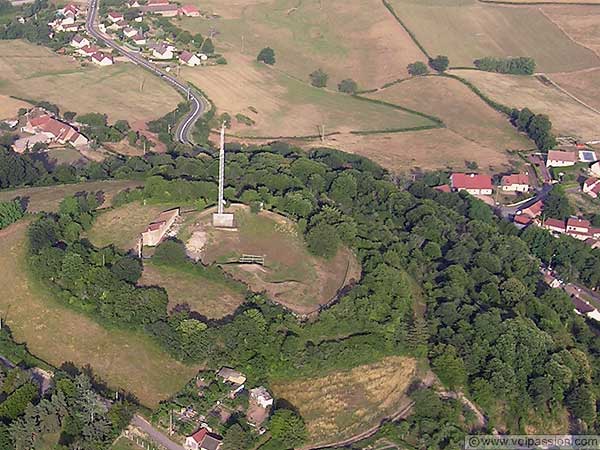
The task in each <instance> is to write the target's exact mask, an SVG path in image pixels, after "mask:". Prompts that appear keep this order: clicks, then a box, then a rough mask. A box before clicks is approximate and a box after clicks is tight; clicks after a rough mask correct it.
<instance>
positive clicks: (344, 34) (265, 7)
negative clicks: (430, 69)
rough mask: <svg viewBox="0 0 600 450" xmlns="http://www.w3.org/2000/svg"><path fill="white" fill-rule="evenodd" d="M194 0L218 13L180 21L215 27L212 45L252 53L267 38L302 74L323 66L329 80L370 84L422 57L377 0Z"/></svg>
mask: <svg viewBox="0 0 600 450" xmlns="http://www.w3.org/2000/svg"><path fill="white" fill-rule="evenodd" d="M194 2H196V4H197V5H198V6H199V7H200V8H201V9H202V10H204V11H209V12H213V13H216V14H218V15H220V16H221V18H219V19H214V20H210V21H207V20H202V19H198V18H184V19H183V20H182V21H181V25H182V26H183V27H184V28H186V29H188V30H190V31H194V32H197V31H200V32H202V33H203V34H207V32H208V30H209V29H216V30H217V31H218V32H219V34H218V35H217V36H216V37H215V42H216V45H217V48H218V49H219V50H222V51H223V52H224V53H225V56H226V57H227V59H228V60H229V59H230V55H231V54H232V53H238V54H239V53H244V54H245V55H248V56H250V57H253V58H254V57H255V56H256V55H257V54H258V52H259V51H260V49H262V48H263V47H265V46H266V45H269V46H271V47H272V48H273V49H274V50H275V53H276V58H277V64H276V67H277V68H278V69H280V70H283V71H284V72H286V73H288V74H290V75H292V76H294V77H296V78H299V79H302V80H307V79H308V74H309V73H310V72H312V71H313V70H315V69H317V68H319V67H321V68H322V69H323V70H325V71H326V72H327V73H328V74H329V75H330V84H331V85H332V86H334V85H336V84H337V83H338V82H339V81H341V80H342V79H345V78H352V79H354V80H355V81H356V82H357V83H358V84H359V85H360V86H361V87H362V88H364V89H367V88H374V87H378V86H381V85H383V84H385V83H387V82H390V81H393V80H395V79H397V78H400V77H402V76H405V75H406V74H407V72H406V66H407V65H408V64H409V63H411V62H414V61H417V60H421V61H425V60H426V59H425V56H424V55H423V54H422V53H421V51H420V50H419V49H418V47H417V46H416V45H415V44H414V42H413V41H412V39H411V38H410V36H409V35H408V33H406V31H405V30H404V29H403V28H402V27H401V26H400V24H398V23H397V22H396V21H395V19H394V18H393V17H392V15H391V14H389V12H388V11H387V9H386V8H385V7H384V6H383V4H382V2H381V0H353V1H352V2H347V1H344V0H327V1H322V0H303V1H301V2H298V1H297V0H266V1H260V2H259V1H255V0H249V1H234V2H233V5H232V4H230V3H231V2H222V1H218V0H206V1H205V0H192V3H194ZM242 40H243V50H242Z"/></svg>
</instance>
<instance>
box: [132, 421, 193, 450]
mask: <svg viewBox="0 0 600 450" xmlns="http://www.w3.org/2000/svg"><path fill="white" fill-rule="evenodd" d="M131 424H132V425H133V426H135V427H138V428H139V429H140V430H142V431H143V432H144V433H146V434H147V435H148V436H150V438H151V439H152V440H153V441H154V442H156V443H157V444H160V445H162V446H163V447H165V448H166V449H167V450H185V449H184V448H183V447H182V446H181V445H179V444H176V443H175V442H173V441H172V440H171V439H169V438H168V437H167V436H166V435H165V434H163V433H161V432H160V431H158V430H157V429H156V428H154V427H153V426H152V425H150V423H149V422H148V421H147V420H146V419H144V418H143V417H141V416H139V415H137V414H136V415H135V416H133V419H132V420H131Z"/></svg>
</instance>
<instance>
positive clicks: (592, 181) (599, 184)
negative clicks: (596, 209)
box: [581, 177, 600, 198]
mask: <svg viewBox="0 0 600 450" xmlns="http://www.w3.org/2000/svg"><path fill="white" fill-rule="evenodd" d="M581 189H582V191H583V192H584V193H585V194H587V195H589V196H590V197H592V198H597V197H598V195H599V194H600V180H599V179H598V178H594V177H590V178H588V179H587V180H585V181H584V182H583V186H582V188H581Z"/></svg>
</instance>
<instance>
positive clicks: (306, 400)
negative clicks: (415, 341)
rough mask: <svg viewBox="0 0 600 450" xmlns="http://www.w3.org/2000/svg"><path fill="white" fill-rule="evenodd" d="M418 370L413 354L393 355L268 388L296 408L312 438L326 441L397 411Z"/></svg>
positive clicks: (360, 428)
mask: <svg viewBox="0 0 600 450" xmlns="http://www.w3.org/2000/svg"><path fill="white" fill-rule="evenodd" d="M416 372H417V367H416V360H415V359H414V358H408V357H397V356H396V357H388V358H384V359H382V360H381V361H379V362H377V363H375V364H369V365H364V366H359V367H355V368H354V369H352V370H350V371H347V372H334V373H331V374H329V375H326V376H323V377H319V378H307V379H302V380H294V381H287V382H275V383H272V384H271V386H272V388H273V391H274V393H275V395H276V396H277V397H278V398H283V399H286V400H287V401H289V402H290V403H292V404H293V405H294V406H295V407H297V408H298V410H299V411H300V413H301V414H302V417H303V418H304V419H305V420H306V423H307V428H308V432H309V440H310V442H312V443H317V442H318V443H325V442H331V441H336V440H339V439H344V438H347V437H349V436H352V435H355V434H357V433H360V432H362V431H365V430H367V429H369V428H370V427H372V426H373V425H376V424H377V423H378V422H379V421H380V420H381V419H383V418H384V417H386V416H389V415H391V414H393V413H394V412H396V411H398V410H399V409H401V407H402V406H404V405H405V404H406V403H407V398H406V395H405V393H406V389H407V388H408V386H409V385H410V383H411V382H412V381H413V379H414V378H415V375H416Z"/></svg>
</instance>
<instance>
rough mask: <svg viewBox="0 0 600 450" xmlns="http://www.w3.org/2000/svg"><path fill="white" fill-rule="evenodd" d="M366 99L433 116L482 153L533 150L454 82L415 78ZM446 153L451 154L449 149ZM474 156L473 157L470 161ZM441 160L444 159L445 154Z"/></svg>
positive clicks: (505, 122) (502, 119)
mask: <svg viewBox="0 0 600 450" xmlns="http://www.w3.org/2000/svg"><path fill="white" fill-rule="evenodd" d="M369 96H370V97H371V98H375V99H378V100H384V101H387V102H390V103H402V104H404V105H406V106H408V107H409V108H413V109H417V108H419V109H421V110H422V111H423V112H426V113H428V114H432V115H433V114H435V115H437V116H438V117H439V118H440V119H442V120H443V121H444V123H445V124H446V127H447V128H448V129H449V130H450V131H452V132H453V133H455V134H457V135H458V136H460V137H462V138H464V139H465V140H468V141H473V142H475V143H477V144H478V145H479V146H480V147H481V149H482V150H483V151H485V150H491V151H497V152H499V153H505V152H506V151H507V150H523V149H528V148H532V147H533V143H532V142H531V141H529V140H528V139H527V138H526V137H525V136H523V135H522V134H520V133H519V132H518V131H517V130H516V129H515V128H514V127H513V126H512V125H511V124H510V122H509V120H508V118H507V117H506V116H505V115H504V114H501V113H499V112H497V111H495V110H494V109H492V108H491V107H490V106H488V105H487V104H486V103H485V102H484V101H483V100H482V99H481V98H479V97H478V96H477V95H475V94H474V93H473V92H472V91H471V90H470V89H469V88H468V87H467V86H465V85H464V84H462V83H461V82H460V81H458V80H454V79H451V78H444V77H436V76H429V77H415V78H412V79H410V80H407V81H404V82H402V83H399V84H395V85H393V86H391V87H389V88H387V89H383V90H380V91H378V92H375V93H373V94H369ZM447 152H452V149H451V148H449V149H448V150H447ZM438 156H442V155H438ZM476 156H477V155H473V158H476ZM442 159H444V160H446V159H447V158H446V155H445V153H444V155H443V156H442ZM448 159H450V158H448Z"/></svg>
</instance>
